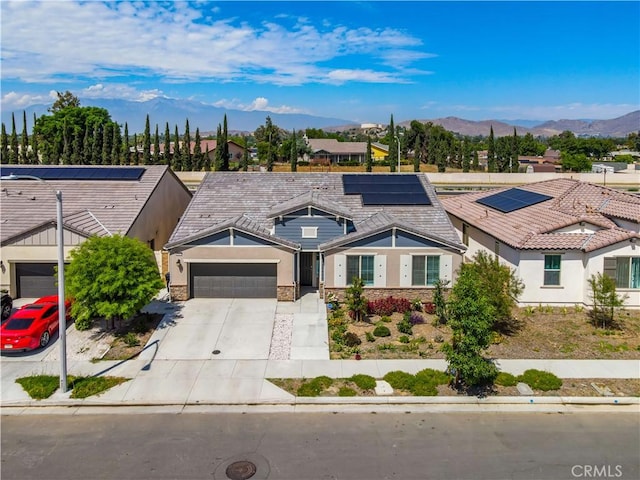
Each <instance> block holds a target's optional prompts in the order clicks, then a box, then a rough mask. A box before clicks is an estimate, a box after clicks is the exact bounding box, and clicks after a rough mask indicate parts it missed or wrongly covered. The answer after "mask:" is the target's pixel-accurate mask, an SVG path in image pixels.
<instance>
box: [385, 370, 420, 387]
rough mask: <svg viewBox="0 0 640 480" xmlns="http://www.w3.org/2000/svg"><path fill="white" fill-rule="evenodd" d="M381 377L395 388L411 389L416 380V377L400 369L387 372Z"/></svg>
mask: <svg viewBox="0 0 640 480" xmlns="http://www.w3.org/2000/svg"><path fill="white" fill-rule="evenodd" d="M383 378H384V380H385V381H386V382H388V383H389V385H391V386H392V387H393V388H395V389H396V390H411V387H413V384H414V383H415V382H416V377H414V376H413V375H411V374H410V373H407V372H403V371H401V370H394V371H392V372H389V373H387V374H386V375H385V376H384V377H383Z"/></svg>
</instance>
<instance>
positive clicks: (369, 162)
mask: <svg viewBox="0 0 640 480" xmlns="http://www.w3.org/2000/svg"><path fill="white" fill-rule="evenodd" d="M365 168H366V170H367V172H370V171H371V170H373V155H372V153H371V137H370V136H369V135H367V158H365Z"/></svg>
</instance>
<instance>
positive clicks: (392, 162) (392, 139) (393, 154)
mask: <svg viewBox="0 0 640 480" xmlns="http://www.w3.org/2000/svg"><path fill="white" fill-rule="evenodd" d="M387 138H388V139H389V155H388V157H387V158H388V159H389V171H390V172H395V171H396V162H397V161H398V148H397V144H396V127H395V125H394V123H393V114H392V115H391V120H390V121H389V133H388V136H387Z"/></svg>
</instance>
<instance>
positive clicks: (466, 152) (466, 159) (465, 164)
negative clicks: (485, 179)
mask: <svg viewBox="0 0 640 480" xmlns="http://www.w3.org/2000/svg"><path fill="white" fill-rule="evenodd" d="M470 168H471V150H470V146H469V141H468V140H467V138H466V137H465V139H464V140H463V141H462V171H463V172H468V171H469V169H470Z"/></svg>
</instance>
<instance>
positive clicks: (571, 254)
mask: <svg viewBox="0 0 640 480" xmlns="http://www.w3.org/2000/svg"><path fill="white" fill-rule="evenodd" d="M442 204H443V206H444V208H445V209H446V211H447V213H448V214H449V217H450V218H451V221H452V223H453V225H454V227H455V228H456V230H457V231H458V233H459V234H460V235H461V236H462V241H463V243H464V244H465V245H466V246H467V247H468V249H467V251H466V254H465V257H466V259H468V258H471V257H472V256H474V255H475V254H476V253H477V252H478V251H485V252H489V253H491V254H494V255H495V256H496V257H497V258H499V259H500V261H501V262H503V263H504V264H506V265H508V266H510V267H511V268H513V269H515V272H516V274H517V276H518V277H520V278H521V279H522V280H523V282H524V285H525V289H524V292H523V294H522V295H521V296H520V299H519V300H520V303H521V304H523V305H539V304H543V305H589V304H590V303H591V295H590V293H591V292H590V287H589V278H590V277H591V276H592V275H594V274H596V273H604V274H607V275H610V276H611V277H612V278H614V279H615V280H616V285H617V288H618V293H619V295H621V296H626V301H625V305H626V306H628V307H630V308H640V197H638V196H637V195H632V194H629V193H623V192H620V191H616V190H613V189H610V188H606V187H602V186H599V185H594V184H591V183H586V182H580V181H577V180H573V179H569V178H559V179H554V180H547V181H542V182H536V183H530V184H527V185H524V186H521V187H517V188H500V189H493V190H489V191H487V190H484V191H482V192H475V193H469V194H464V195H458V196H455V197H450V198H446V199H443V200H442Z"/></svg>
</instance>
